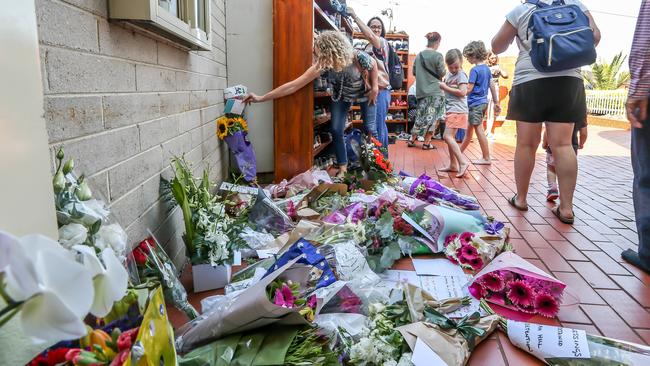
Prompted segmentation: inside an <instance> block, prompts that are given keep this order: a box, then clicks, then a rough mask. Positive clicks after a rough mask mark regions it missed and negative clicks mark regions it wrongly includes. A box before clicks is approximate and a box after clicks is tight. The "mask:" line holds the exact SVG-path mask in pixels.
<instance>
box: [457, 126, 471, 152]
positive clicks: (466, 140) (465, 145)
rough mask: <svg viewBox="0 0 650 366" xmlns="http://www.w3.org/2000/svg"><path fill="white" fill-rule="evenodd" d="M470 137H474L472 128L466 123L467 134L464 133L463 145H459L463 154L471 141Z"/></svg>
mask: <svg viewBox="0 0 650 366" xmlns="http://www.w3.org/2000/svg"><path fill="white" fill-rule="evenodd" d="M472 135H474V126H472V124H471V123H468V124H467V133H465V139H464V140H463V143H462V144H461V145H460V151H461V152H464V151H465V150H466V149H467V147H468V146H469V143H470V142H471V141H472V137H473V136H472Z"/></svg>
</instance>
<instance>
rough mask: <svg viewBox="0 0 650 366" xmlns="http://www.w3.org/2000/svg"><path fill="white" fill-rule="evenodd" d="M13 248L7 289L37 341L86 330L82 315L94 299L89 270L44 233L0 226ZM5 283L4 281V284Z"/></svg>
mask: <svg viewBox="0 0 650 366" xmlns="http://www.w3.org/2000/svg"><path fill="white" fill-rule="evenodd" d="M0 238H1V239H0V242H2V243H3V244H2V247H4V248H10V249H9V250H10V251H11V253H12V258H11V262H10V263H9V264H8V265H6V266H5V267H4V270H3V273H4V281H5V282H4V286H5V288H4V292H5V293H6V295H8V296H9V298H10V302H11V304H8V305H10V306H13V307H14V308H15V309H19V313H18V314H20V321H21V326H22V329H23V331H24V333H25V334H26V335H28V336H30V337H32V339H33V340H34V341H35V342H37V343H41V342H48V343H50V344H51V343H53V342H58V341H61V340H71V339H76V338H80V337H82V336H83V335H85V334H86V327H85V325H84V323H83V321H82V319H83V318H84V317H85V316H86V314H88V311H89V310H90V307H91V305H92V302H93V285H92V277H91V276H90V273H89V272H88V271H87V270H86V269H85V268H84V267H83V266H82V265H81V264H79V263H77V262H75V261H74V260H72V259H71V258H70V256H69V254H68V251H67V250H66V249H65V248H63V247H62V246H61V245H60V244H59V243H58V242H56V241H54V240H51V239H49V238H47V237H45V236H42V235H27V236H24V237H22V238H16V237H14V236H12V235H9V234H7V233H4V232H0ZM0 286H1V285H0Z"/></svg>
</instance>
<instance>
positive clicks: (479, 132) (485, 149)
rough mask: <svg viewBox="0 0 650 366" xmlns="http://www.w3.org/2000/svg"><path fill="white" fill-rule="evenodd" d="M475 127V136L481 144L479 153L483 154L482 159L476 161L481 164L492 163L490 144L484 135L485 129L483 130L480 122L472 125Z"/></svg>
mask: <svg viewBox="0 0 650 366" xmlns="http://www.w3.org/2000/svg"><path fill="white" fill-rule="evenodd" d="M474 128H475V129H476V138H477V139H478V143H479V145H480V146H481V153H482V154H483V159H482V160H479V161H478V162H477V163H479V164H483V165H489V164H492V161H491V158H490V145H489V143H488V139H487V137H486V136H485V131H484V130H483V125H482V124H480V125H478V126H474Z"/></svg>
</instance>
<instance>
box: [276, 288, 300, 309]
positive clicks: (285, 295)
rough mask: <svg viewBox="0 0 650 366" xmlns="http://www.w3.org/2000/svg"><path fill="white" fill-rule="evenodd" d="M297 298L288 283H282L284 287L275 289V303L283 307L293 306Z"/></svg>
mask: <svg viewBox="0 0 650 366" xmlns="http://www.w3.org/2000/svg"><path fill="white" fill-rule="evenodd" d="M295 300H296V299H295V298H294V297H293V291H291V288H290V287H289V286H287V284H286V283H283V284H282V287H281V288H279V289H277V290H275V298H274V299H273V303H274V304H275V305H278V306H282V307H283V308H292V307H293V306H294V304H295Z"/></svg>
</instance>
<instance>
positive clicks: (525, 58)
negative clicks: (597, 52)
mask: <svg viewBox="0 0 650 366" xmlns="http://www.w3.org/2000/svg"><path fill="white" fill-rule="evenodd" d="M540 1H542V2H545V3H547V4H552V3H553V0H540ZM564 2H565V4H567V5H571V4H575V5H578V6H579V7H580V9H581V10H582V11H587V10H588V9H587V7H586V6H584V4H582V3H581V2H580V1H579V0H564ZM535 9H537V7H536V6H535V5H532V4H528V3H524V4H520V5H517V7H516V8H514V9H513V10H512V11H511V12H510V13H508V15H506V20H507V21H508V23H510V24H512V26H514V27H515V28H517V46H519V57H518V58H517V64H516V65H515V78H514V80H513V81H512V85H518V84H523V83H526V82H529V81H531V80H536V79H543V78H550V77H557V76H574V77H577V78H580V79H582V75H581V74H580V69H579V68H577V69H571V70H564V71H557V72H545V73H542V72H539V71H537V69H536V68H535V67H534V66H533V62H532V61H531V59H530V49H531V43H532V38H533V37H532V34H528V22H529V20H530V16H531V14H532V13H533V10H535Z"/></svg>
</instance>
